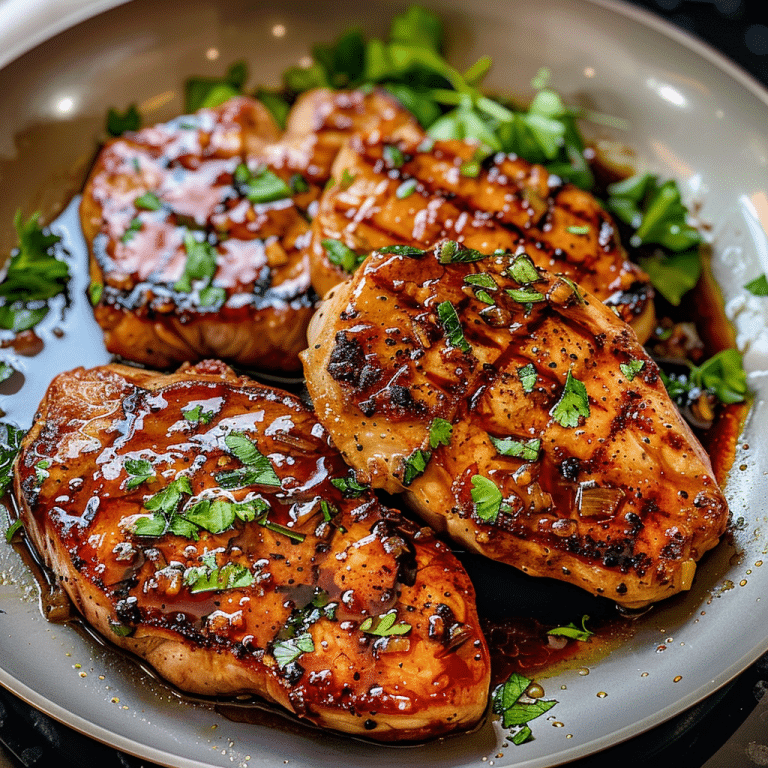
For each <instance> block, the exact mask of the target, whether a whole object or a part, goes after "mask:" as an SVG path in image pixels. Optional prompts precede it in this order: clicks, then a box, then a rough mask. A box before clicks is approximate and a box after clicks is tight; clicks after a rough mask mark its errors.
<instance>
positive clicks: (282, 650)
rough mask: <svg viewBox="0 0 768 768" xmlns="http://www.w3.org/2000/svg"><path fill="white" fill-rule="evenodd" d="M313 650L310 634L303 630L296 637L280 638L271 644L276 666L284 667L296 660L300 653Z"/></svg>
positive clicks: (313, 645)
mask: <svg viewBox="0 0 768 768" xmlns="http://www.w3.org/2000/svg"><path fill="white" fill-rule="evenodd" d="M314 650H315V644H314V641H313V640H312V635H310V634H309V632H304V633H303V634H301V635H298V636H297V637H292V638H290V639H288V640H280V641H278V642H276V643H274V644H273V646H272V655H273V656H274V657H275V661H276V662H277V666H278V667H280V669H284V668H285V667H287V666H288V665H289V664H292V663H293V662H294V661H296V660H297V659H298V658H299V657H300V656H301V654H302V653H312V652H313V651H314Z"/></svg>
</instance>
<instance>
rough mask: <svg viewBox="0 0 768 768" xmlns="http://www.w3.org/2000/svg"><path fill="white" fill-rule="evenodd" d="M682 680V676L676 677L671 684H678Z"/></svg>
mask: <svg viewBox="0 0 768 768" xmlns="http://www.w3.org/2000/svg"><path fill="white" fill-rule="evenodd" d="M682 679H683V676H682V675H678V676H677V677H676V678H675V679H674V680H673V681H672V682H673V683H679V682H680V681H681V680H682Z"/></svg>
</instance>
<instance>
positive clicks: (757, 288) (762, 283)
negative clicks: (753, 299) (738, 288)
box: [744, 274, 768, 296]
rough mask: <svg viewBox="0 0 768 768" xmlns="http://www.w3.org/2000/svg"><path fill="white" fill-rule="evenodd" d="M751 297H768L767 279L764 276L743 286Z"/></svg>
mask: <svg viewBox="0 0 768 768" xmlns="http://www.w3.org/2000/svg"><path fill="white" fill-rule="evenodd" d="M744 287H745V288H746V289H747V290H748V291H749V292H750V293H751V294H752V295H753V296H768V278H766V276H765V274H762V275H760V277H756V278H755V279H754V280H750V281H749V282H748V283H747V284H746V285H745V286H744Z"/></svg>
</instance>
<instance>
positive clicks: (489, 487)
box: [471, 475, 503, 523]
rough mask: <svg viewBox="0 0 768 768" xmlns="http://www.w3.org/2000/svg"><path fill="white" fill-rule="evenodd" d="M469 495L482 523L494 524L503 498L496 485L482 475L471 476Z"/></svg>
mask: <svg viewBox="0 0 768 768" xmlns="http://www.w3.org/2000/svg"><path fill="white" fill-rule="evenodd" d="M471 493H472V501H473V502H474V503H475V514H476V515H477V517H478V518H479V519H480V520H482V521H483V522H484V523H495V522H496V519H497V518H498V516H499V512H500V511H501V502H502V498H503V497H502V495H501V491H500V490H499V488H498V486H497V485H496V483H494V482H493V480H489V479H488V478H487V477H483V476H482V475H473V477H472V491H471Z"/></svg>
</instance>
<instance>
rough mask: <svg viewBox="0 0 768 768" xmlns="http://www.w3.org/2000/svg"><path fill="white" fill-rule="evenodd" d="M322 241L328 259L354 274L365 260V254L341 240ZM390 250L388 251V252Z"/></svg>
mask: <svg viewBox="0 0 768 768" xmlns="http://www.w3.org/2000/svg"><path fill="white" fill-rule="evenodd" d="M321 243H322V246H323V248H325V252H326V253H327V254H328V261H330V262H331V264H335V265H336V266H337V267H340V268H341V269H343V270H344V271H345V272H348V273H349V274H352V273H353V272H354V271H355V270H356V269H357V268H358V267H359V266H360V265H361V264H362V263H363V261H364V260H365V256H364V255H360V254H357V253H355V252H354V251H353V250H352V249H351V248H350V247H349V246H347V245H345V244H344V243H342V242H341V240H330V239H328V240H323V241H321ZM390 252H391V251H387V253H390ZM408 255H410V254H408Z"/></svg>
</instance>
